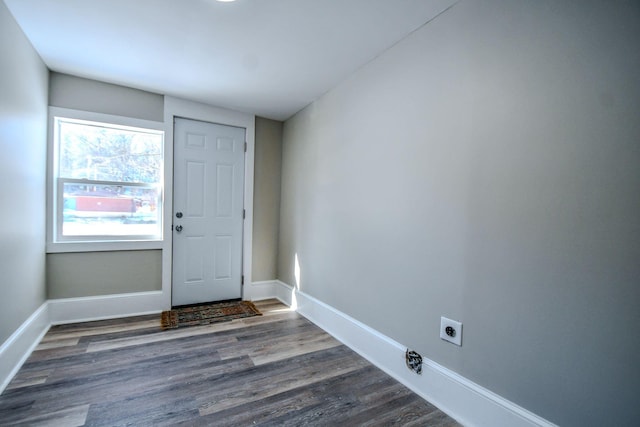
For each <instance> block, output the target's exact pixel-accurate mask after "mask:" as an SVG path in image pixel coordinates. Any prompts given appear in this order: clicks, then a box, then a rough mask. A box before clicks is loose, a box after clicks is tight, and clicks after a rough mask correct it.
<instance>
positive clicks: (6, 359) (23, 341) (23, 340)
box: [0, 301, 51, 393]
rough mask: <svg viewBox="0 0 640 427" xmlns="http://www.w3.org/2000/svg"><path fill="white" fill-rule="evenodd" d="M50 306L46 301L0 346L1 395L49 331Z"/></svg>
mask: <svg viewBox="0 0 640 427" xmlns="http://www.w3.org/2000/svg"><path fill="white" fill-rule="evenodd" d="M49 326H51V323H50V322H49V305H48V303H47V302H46V301H45V302H44V303H43V304H42V305H41V306H40V307H39V308H38V309H37V310H36V311H34V312H33V314H32V315H31V316H29V318H28V319H27V320H25V321H24V323H22V325H20V327H19V328H18V329H16V331H15V332H14V333H13V334H11V336H10V337H9V338H8V339H7V340H6V341H5V342H4V343H2V346H0V393H2V392H3V391H4V389H5V388H6V387H7V386H8V385H9V382H10V381H11V379H12V378H13V377H14V376H15V374H16V373H18V370H19V369H20V367H22V365H23V364H24V362H25V361H26V360H27V358H28V357H29V355H30V354H31V352H32V351H33V349H34V348H36V346H37V345H38V343H39V342H40V340H41V339H42V337H44V334H46V333H47V331H48V330H49Z"/></svg>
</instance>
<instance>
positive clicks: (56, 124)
mask: <svg viewBox="0 0 640 427" xmlns="http://www.w3.org/2000/svg"><path fill="white" fill-rule="evenodd" d="M56 110H59V109H53V108H52V113H53V114H52V119H51V122H52V137H53V144H52V156H51V163H52V164H51V171H52V172H53V173H52V176H51V180H52V182H51V184H50V191H51V197H50V204H51V205H52V209H51V210H50V212H51V217H52V218H51V223H50V228H51V232H50V243H52V244H53V245H49V246H50V247H51V246H55V245H56V244H58V243H73V242H75V243H78V242H83V243H87V242H136V241H138V242H139V241H160V240H161V239H162V188H163V187H162V182H163V179H162V177H163V170H164V166H163V150H164V132H163V131H162V130H159V129H158V127H159V125H160V126H161V125H162V124H161V123H155V122H149V123H151V124H153V125H155V127H156V128H155V129H153V128H147V127H138V126H131V125H123V124H121V123H123V122H129V123H131V122H136V123H137V124H140V123H141V122H142V121H138V120H130V119H126V118H116V117H113V116H109V117H107V116H103V115H92V114H88V113H84V114H81V113H82V112H75V114H74V112H73V111H69V110H64V111H56ZM56 112H57V113H60V114H55V113H56ZM65 113H66V114H65ZM79 116H85V117H86V116H96V117H97V116H100V118H102V119H105V118H108V119H111V120H110V121H109V122H106V121H97V120H87V119H86V118H85V117H83V118H79ZM114 122H119V123H114ZM149 123H143V124H149ZM83 246H84V247H85V250H93V248H90V247H87V245H83ZM58 249H60V248H58Z"/></svg>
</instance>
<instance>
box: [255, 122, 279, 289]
mask: <svg viewBox="0 0 640 427" xmlns="http://www.w3.org/2000/svg"><path fill="white" fill-rule="evenodd" d="M282 127H283V123H282V122H278V121H274V120H269V119H264V118H261V117H256V138H255V141H256V148H255V169H254V189H253V256H252V259H253V264H252V272H251V275H252V280H253V281H254V282H258V281H261V280H273V279H276V278H277V275H278V274H277V270H278V231H279V222H280V172H281V167H282Z"/></svg>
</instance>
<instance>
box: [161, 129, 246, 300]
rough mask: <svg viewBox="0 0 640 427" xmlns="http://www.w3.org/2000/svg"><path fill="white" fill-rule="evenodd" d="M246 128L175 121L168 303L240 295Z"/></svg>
mask: <svg viewBox="0 0 640 427" xmlns="http://www.w3.org/2000/svg"><path fill="white" fill-rule="evenodd" d="M244 157H245V129H242V128H237V127H233V126H223V125H217V124H213V123H207V122H200V121H195V120H187V119H179V118H176V119H175V124H174V183H173V191H174V197H173V284H172V305H174V306H176V305H184V304H195V303H201V302H209V301H221V300H227V299H234V298H240V297H241V296H242V232H243V222H244V220H243V217H244V202H243V193H244Z"/></svg>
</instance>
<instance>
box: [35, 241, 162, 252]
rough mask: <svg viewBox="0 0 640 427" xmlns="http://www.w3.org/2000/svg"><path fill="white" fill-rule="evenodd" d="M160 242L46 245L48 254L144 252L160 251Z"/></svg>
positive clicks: (58, 243)
mask: <svg viewBox="0 0 640 427" xmlns="http://www.w3.org/2000/svg"><path fill="white" fill-rule="evenodd" d="M162 244H163V241H162V240H132V241H122V240H121V241H117V242H109V241H104V242H56V243H52V242H49V243H47V246H46V251H47V253H48V254H55V253H65V252H109V251H144V250H152V249H162Z"/></svg>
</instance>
